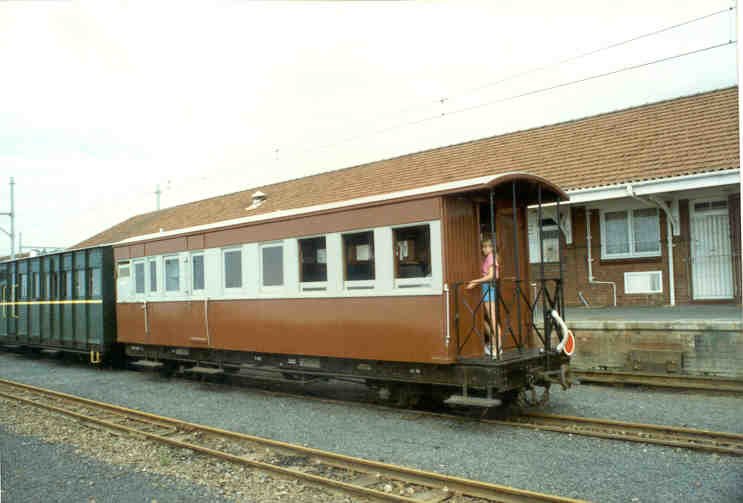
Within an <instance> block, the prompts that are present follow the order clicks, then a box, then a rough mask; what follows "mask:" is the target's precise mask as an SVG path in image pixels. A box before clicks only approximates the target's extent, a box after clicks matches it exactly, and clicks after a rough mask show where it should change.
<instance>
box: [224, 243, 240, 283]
mask: <svg viewBox="0 0 743 503" xmlns="http://www.w3.org/2000/svg"><path fill="white" fill-rule="evenodd" d="M242 286H243V266H242V252H241V251H240V250H232V251H228V252H224V287H225V288H242Z"/></svg>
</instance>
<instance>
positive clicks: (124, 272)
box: [119, 264, 129, 278]
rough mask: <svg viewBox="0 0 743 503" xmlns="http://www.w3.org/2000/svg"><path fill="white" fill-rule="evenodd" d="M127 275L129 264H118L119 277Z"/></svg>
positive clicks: (126, 276)
mask: <svg viewBox="0 0 743 503" xmlns="http://www.w3.org/2000/svg"><path fill="white" fill-rule="evenodd" d="M128 277H129V264H125V265H124V264H122V265H120V266H119V278H128Z"/></svg>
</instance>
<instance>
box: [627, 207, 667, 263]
mask: <svg viewBox="0 0 743 503" xmlns="http://www.w3.org/2000/svg"><path fill="white" fill-rule="evenodd" d="M632 225H633V227H634V229H633V232H634V239H635V252H638V253H642V252H659V251H660V227H659V225H658V210H656V209H655V208H645V209H642V210H634V211H633V212H632Z"/></svg>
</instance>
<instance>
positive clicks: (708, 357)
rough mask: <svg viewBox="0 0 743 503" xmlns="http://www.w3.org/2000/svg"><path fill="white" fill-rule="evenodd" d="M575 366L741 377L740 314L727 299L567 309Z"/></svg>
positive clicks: (742, 332)
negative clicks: (693, 303)
mask: <svg viewBox="0 0 743 503" xmlns="http://www.w3.org/2000/svg"><path fill="white" fill-rule="evenodd" d="M566 314H567V323H568V326H569V327H570V328H571V329H572V330H573V332H574V333H575V336H576V342H577V345H576V347H577V348H576V353H575V355H574V357H573V361H572V363H573V366H574V367H575V368H576V369H579V370H619V371H634V372H638V371H639V372H666V373H672V374H689V375H705V376H717V377H728V378H736V379H740V378H743V314H742V313H741V307H740V306H737V305H728V304H709V305H700V304H695V305H688V306H674V307H619V308H599V309H590V308H571V309H568V311H567V313H566Z"/></svg>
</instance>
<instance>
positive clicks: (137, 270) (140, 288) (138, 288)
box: [134, 262, 144, 293]
mask: <svg viewBox="0 0 743 503" xmlns="http://www.w3.org/2000/svg"><path fill="white" fill-rule="evenodd" d="M134 292H135V293H144V262H135V263H134Z"/></svg>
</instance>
